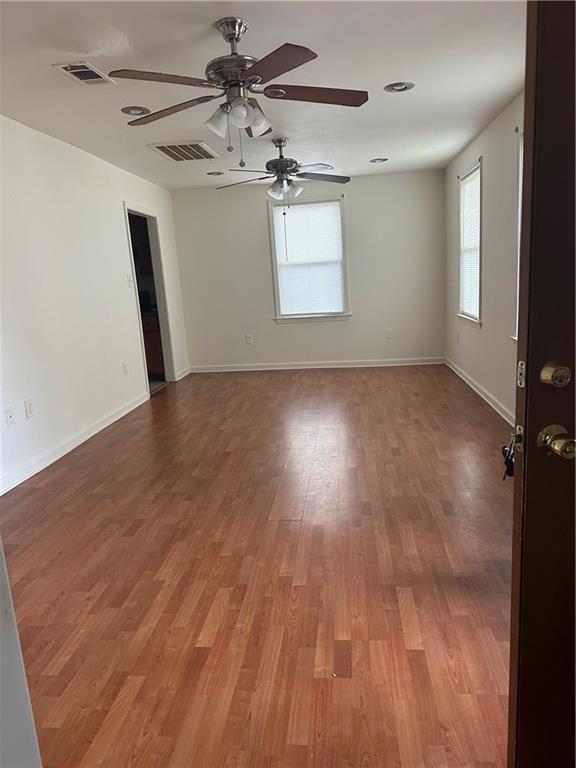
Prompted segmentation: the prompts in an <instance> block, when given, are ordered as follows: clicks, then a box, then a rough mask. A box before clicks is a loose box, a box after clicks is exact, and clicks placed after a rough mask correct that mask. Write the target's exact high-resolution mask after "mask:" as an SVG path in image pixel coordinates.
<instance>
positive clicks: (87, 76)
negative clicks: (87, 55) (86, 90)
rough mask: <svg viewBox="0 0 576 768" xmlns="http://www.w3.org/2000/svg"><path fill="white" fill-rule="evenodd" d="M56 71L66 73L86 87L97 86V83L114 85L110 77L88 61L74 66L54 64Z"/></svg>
mask: <svg viewBox="0 0 576 768" xmlns="http://www.w3.org/2000/svg"><path fill="white" fill-rule="evenodd" d="M54 66H55V67H56V69H59V70H60V71H61V72H64V74H65V75H68V76H69V77H73V78H74V80H78V82H80V83H84V85H96V84H97V83H113V84H115V81H114V80H112V79H111V78H110V77H108V75H105V74H104V72H100V70H99V69H97V68H96V67H95V66H94V65H93V64H89V63H88V62H87V61H79V62H76V63H74V64H54Z"/></svg>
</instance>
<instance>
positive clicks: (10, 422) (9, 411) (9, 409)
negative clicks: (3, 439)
mask: <svg viewBox="0 0 576 768" xmlns="http://www.w3.org/2000/svg"><path fill="white" fill-rule="evenodd" d="M4 418H5V420H6V426H7V427H13V426H14V425H15V424H16V412H15V411H14V407H13V406H12V405H8V406H6V408H4Z"/></svg>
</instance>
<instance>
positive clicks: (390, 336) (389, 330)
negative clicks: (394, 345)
mask: <svg viewBox="0 0 576 768" xmlns="http://www.w3.org/2000/svg"><path fill="white" fill-rule="evenodd" d="M386 338H387V339H393V338H394V328H386Z"/></svg>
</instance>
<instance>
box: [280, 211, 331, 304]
mask: <svg viewBox="0 0 576 768" xmlns="http://www.w3.org/2000/svg"><path fill="white" fill-rule="evenodd" d="M273 226H274V245H275V253H276V274H277V285H278V301H279V305H280V306H279V307H278V311H279V314H280V315H281V316H286V315H316V314H320V315H321V314H336V313H341V312H344V310H345V301H344V280H343V268H342V260H343V251H342V221H341V213H340V203H339V202H338V201H335V202H321V203H305V204H304V203H302V204H298V205H292V206H291V207H290V208H289V209H285V207H284V206H280V205H276V206H274V207H273Z"/></svg>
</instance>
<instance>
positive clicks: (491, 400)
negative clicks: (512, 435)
mask: <svg viewBox="0 0 576 768" xmlns="http://www.w3.org/2000/svg"><path fill="white" fill-rule="evenodd" d="M445 363H446V365H447V366H448V368H450V370H452V371H454V373H455V374H456V375H457V376H459V377H460V378H461V379H462V381H465V382H466V384H468V386H469V387H471V388H472V389H473V390H474V392H476V394H477V395H480V397H481V398H482V399H483V400H485V401H486V402H487V403H488V405H490V406H491V407H492V408H493V409H494V410H495V411H496V413H497V414H498V415H499V416H502V418H503V419H504V420H505V421H507V422H508V424H511V425H512V426H514V423H515V421H516V418H515V416H514V413H512V411H510V410H508V408H506V406H505V405H504V403H502V402H500V400H498V398H496V397H494V395H492V394H491V393H490V392H488V390H487V389H485V388H484V387H483V386H482V385H481V384H479V383H478V382H477V381H476V379H473V378H472V376H469V375H468V374H467V373H466V371H464V370H462V368H460V366H459V365H456V363H454V362H452V360H449V359H448V358H446V360H445Z"/></svg>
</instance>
